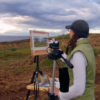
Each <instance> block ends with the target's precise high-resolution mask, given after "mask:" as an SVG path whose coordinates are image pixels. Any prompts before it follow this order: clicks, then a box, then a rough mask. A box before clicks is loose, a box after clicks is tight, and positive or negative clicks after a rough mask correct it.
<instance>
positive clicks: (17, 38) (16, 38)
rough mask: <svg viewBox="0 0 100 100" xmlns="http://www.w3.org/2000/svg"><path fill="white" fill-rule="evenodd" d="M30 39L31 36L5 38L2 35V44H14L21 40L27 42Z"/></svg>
mask: <svg viewBox="0 0 100 100" xmlns="http://www.w3.org/2000/svg"><path fill="white" fill-rule="evenodd" d="M26 39H29V36H3V35H0V42H12V41H19V40H26Z"/></svg>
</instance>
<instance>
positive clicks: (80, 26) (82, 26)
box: [65, 20, 89, 38]
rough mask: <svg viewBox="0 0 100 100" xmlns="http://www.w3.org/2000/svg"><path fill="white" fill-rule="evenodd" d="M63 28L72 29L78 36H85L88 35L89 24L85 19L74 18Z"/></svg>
mask: <svg viewBox="0 0 100 100" xmlns="http://www.w3.org/2000/svg"><path fill="white" fill-rule="evenodd" d="M65 28H66V29H72V30H73V31H74V33H75V34H77V35H78V36H79V37H80V38H81V37H82V38H87V37H88V35H89V25H88V23H87V22H86V21H85V20H76V21H74V22H73V23H72V24H71V25H67V26H66V27H65Z"/></svg>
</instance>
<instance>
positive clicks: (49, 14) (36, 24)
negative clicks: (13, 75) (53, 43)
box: [0, 0, 100, 36]
mask: <svg viewBox="0 0 100 100" xmlns="http://www.w3.org/2000/svg"><path fill="white" fill-rule="evenodd" d="M77 19H83V20H86V21H87V22H88V24H89V27H90V32H93V33H100V0H73V1H72V0H0V35H18V36H20V35H26V36H27V35H29V30H30V29H33V30H39V31H46V32H49V33H50V34H51V35H54V34H57V35H60V34H65V33H67V31H66V29H65V26H66V25H69V24H71V23H72V22H73V21H75V20H77Z"/></svg>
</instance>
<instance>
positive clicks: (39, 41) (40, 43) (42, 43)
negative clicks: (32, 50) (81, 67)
mask: <svg viewBox="0 0 100 100" xmlns="http://www.w3.org/2000/svg"><path fill="white" fill-rule="evenodd" d="M47 41H48V39H47V38H45V37H40V36H34V47H46V46H47V45H48V43H47Z"/></svg>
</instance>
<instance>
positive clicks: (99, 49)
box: [93, 47, 100, 56]
mask: <svg viewBox="0 0 100 100" xmlns="http://www.w3.org/2000/svg"><path fill="white" fill-rule="evenodd" d="M93 49H94V54H95V56H97V55H99V54H100V48H99V47H95V48H93Z"/></svg>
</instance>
